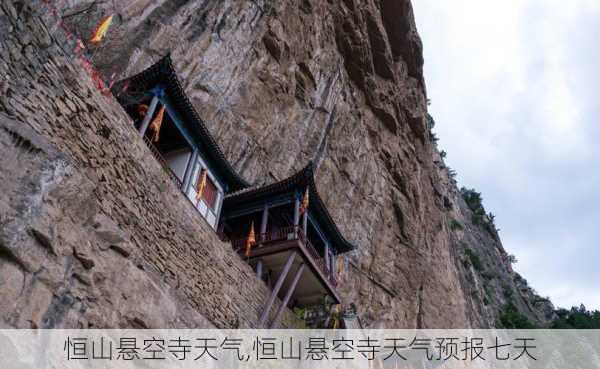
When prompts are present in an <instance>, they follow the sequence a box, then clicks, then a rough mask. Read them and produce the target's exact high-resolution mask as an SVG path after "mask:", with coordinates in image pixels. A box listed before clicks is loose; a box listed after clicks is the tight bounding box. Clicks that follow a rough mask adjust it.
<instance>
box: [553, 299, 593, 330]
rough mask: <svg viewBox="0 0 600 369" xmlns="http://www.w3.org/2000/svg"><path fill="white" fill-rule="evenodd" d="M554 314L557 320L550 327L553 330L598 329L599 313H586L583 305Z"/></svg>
mask: <svg viewBox="0 0 600 369" xmlns="http://www.w3.org/2000/svg"><path fill="white" fill-rule="evenodd" d="M555 313H556V316H557V318H556V319H555V320H554V321H553V322H552V325H551V327H552V328H554V329H600V311H588V310H587V309H586V308H585V306H584V305H581V306H580V307H573V308H571V310H567V309H558V310H556V311H555Z"/></svg>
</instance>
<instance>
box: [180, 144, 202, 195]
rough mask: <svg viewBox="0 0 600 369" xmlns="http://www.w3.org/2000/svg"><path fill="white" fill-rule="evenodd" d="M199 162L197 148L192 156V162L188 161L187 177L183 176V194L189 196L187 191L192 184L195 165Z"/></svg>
mask: <svg viewBox="0 0 600 369" xmlns="http://www.w3.org/2000/svg"><path fill="white" fill-rule="evenodd" d="M197 160H198V148H197V147H195V148H194V151H192V155H190V160H188V163H187V166H186V167H185V175H184V176H183V188H182V189H183V192H184V193H186V194H187V190H188V188H189V187H190V183H191V182H192V172H193V171H194V165H195V164H196V161H197Z"/></svg>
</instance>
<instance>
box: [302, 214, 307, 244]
mask: <svg viewBox="0 0 600 369" xmlns="http://www.w3.org/2000/svg"><path fill="white" fill-rule="evenodd" d="M302 232H303V233H304V238H306V236H307V234H308V209H304V213H302Z"/></svg>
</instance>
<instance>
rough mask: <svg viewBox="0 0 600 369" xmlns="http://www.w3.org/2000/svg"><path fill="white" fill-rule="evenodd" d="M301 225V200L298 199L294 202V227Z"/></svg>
mask: <svg viewBox="0 0 600 369" xmlns="http://www.w3.org/2000/svg"><path fill="white" fill-rule="evenodd" d="M299 224H300V199H299V198H297V197H296V200H294V227H298V225H299Z"/></svg>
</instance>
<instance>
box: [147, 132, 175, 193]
mask: <svg viewBox="0 0 600 369" xmlns="http://www.w3.org/2000/svg"><path fill="white" fill-rule="evenodd" d="M144 142H145V143H146V145H147V146H148V148H149V149H150V152H151V153H152V156H154V159H156V161H158V163H159V164H160V165H161V166H162V167H163V169H164V170H165V171H166V172H167V175H168V176H169V178H171V180H172V181H173V182H175V184H176V185H177V187H178V188H179V189H183V184H182V183H181V181H180V180H179V178H177V176H176V175H175V173H173V171H172V170H171V168H169V164H167V161H166V160H165V158H163V156H162V155H161V153H160V151H158V149H157V148H156V146H154V144H153V143H152V142H151V141H150V140H149V139H148V137H146V136H144Z"/></svg>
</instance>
